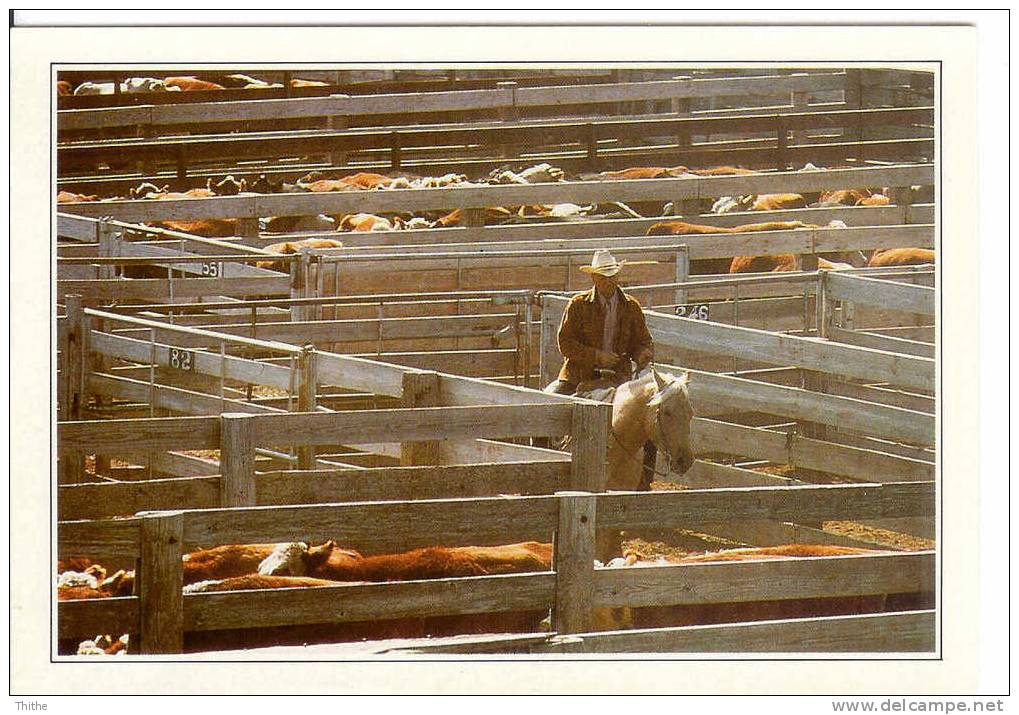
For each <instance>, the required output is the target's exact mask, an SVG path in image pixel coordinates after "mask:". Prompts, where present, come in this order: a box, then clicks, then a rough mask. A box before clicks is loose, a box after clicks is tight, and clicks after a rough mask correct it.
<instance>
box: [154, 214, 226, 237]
mask: <svg viewBox="0 0 1019 715" xmlns="http://www.w3.org/2000/svg"><path fill="white" fill-rule="evenodd" d="M149 225H150V226H153V227H154V228H165V229H169V230H170V231H180V232H181V233H190V234H193V235H195V236H203V237H205V238H229V237H231V236H236V235H237V219H233V218H205V219H198V220H195V221H174V220H167V221H153V222H151V223H150V224H149Z"/></svg>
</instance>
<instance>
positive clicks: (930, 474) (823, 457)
mask: <svg viewBox="0 0 1019 715" xmlns="http://www.w3.org/2000/svg"><path fill="white" fill-rule="evenodd" d="M690 434H691V442H692V444H693V445H695V451H696V453H697V454H711V453H713V452H720V453H722V454H739V455H741V456H745V457H752V458H754V459H765V460H767V461H769V462H774V463H775V464H791V465H795V466H799V467H804V468H806V469H814V470H817V471H822V472H827V473H830V474H841V475H844V476H849V477H856V476H860V475H863V476H865V477H866V478H867V479H869V480H873V481H876V480H878V479H890V480H902V481H906V480H920V481H925V480H930V479H933V478H934V465H933V464H931V463H930V462H925V461H920V460H915V459H907V458H905V457H899V456H895V455H890V454H884V453H881V452H876V451H873V450H866V449H858V448H853V447H846V446H843V445H837V444H833V443H831V442H823V441H821V440H813V439H809V438H807V437H801V436H799V435H792V434H784V433H781V432H774V431H771V430H767V429H763V428H760V427H747V426H744V425H734V424H728V423H725V422H718V421H716V420H708V419H703V418H700V417H695V418H694V420H693V422H692V424H691V429H690Z"/></svg>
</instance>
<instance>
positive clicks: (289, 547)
mask: <svg viewBox="0 0 1019 715" xmlns="http://www.w3.org/2000/svg"><path fill="white" fill-rule="evenodd" d="M874 553H881V552H877V551H870V550H867V549H859V548H853V547H841V546H822V545H805V544H788V545H783V546H770V547H757V548H740V549H730V550H726V551H719V552H708V553H700V554H691V555H687V556H683V557H670V558H658V559H654V560H649V559H645V558H644V557H642V556H641V555H639V554H637V553H634V552H628V553H626V554H625V555H624V556H623V557H620V558H617V559H614V560H613V561H612V562H610V563H609V564H606V565H605V567H607V568H628V567H631V568H632V567H641V566H662V565H669V564H678V565H684V564H687V565H689V564H700V563H706V562H722V561H757V560H762V559H779V558H803V557H819V556H828V557H830V556H848V555H861V554H874ZM595 566H599V567H600V566H602V564H600V563H598V562H595ZM182 567H183V582H184V593H185V594H194V593H213V592H224V591H247V590H254V589H267V588H274V589H276V588H312V587H327V586H329V587H335V586H339V585H342V584H346V585H350V584H365V583H382V582H394V581H410V580H421V579H439V578H463V577H470V576H492V575H499V574H521V573H535V572H542V571H549V570H551V568H552V545H551V544H547V543H539V542H533V541H532V542H524V543H518V544H508V545H503V546H462V547H427V548H420V549H414V550H412V551H407V552H403V553H397V554H383V555H374V556H364V555H362V554H361V553H359V552H357V551H355V550H352V549H346V548H342V547H341V546H339V545H338V544H337V543H336V542H335V541H327V542H325V543H323V544H320V545H317V546H309V545H308V544H306V543H303V542H294V543H281V544H239V545H225V546H219V547H215V548H211V549H203V550H200V551H195V552H192V553H189V554H186V555H185V556H184V557H183V563H182ZM57 570H58V573H57V595H58V599H59V600H61V601H64V600H78V599H96V598H114V597H118V596H131V595H132V594H134V593H135V589H136V583H135V574H134V572H133V571H124V570H118V571H117V572H116V573H115V574H113V575H112V576H111V575H108V574H107V570H106V569H105V568H104V567H103V566H101V565H99V564H95V563H92V562H91V561H90V560H89V559H85V558H73V559H67V560H62V561H60V562H58V565H57ZM930 598H931V595H930V594H926V593H912V594H882V595H875V596H859V597H845V596H840V597H826V598H811V599H796V600H781V601H757V602H749V603H746V602H741V603H717V604H708V605H685V606H668V607H650V608H639V609H599V610H598V611H597V612H596V613H595V625H596V627H597V628H598V629H599V630H614V629H618V628H621V627H637V628H652V627H663V626H680V625H703V624H710V623H728V622H741V621H753V620H765V619H775V618H789V617H793V616H797V617H809V616H825V615H844V614H851V613H870V612H880V611H884V610H886V609H887V610H900V609H903V608H910V607H912V608H919V607H923V606H924V604H927V603H928V602H929V601H930ZM547 617H548V614H547V613H546V612H541V611H534V612H520V613H497V614H476V615H462V616H435V617H427V618H399V619H391V620H380V621H373V622H357V623H349V624H332V625H321V624H319V625H316V626H314V627H297V628H290V629H274V628H269V629H266V628H261V629H251V631H236V630H231V631H213V632H207V633H191V634H188V636H187V638H186V640H185V648H186V649H189V650H192V651H197V650H209V649H216V650H223V649H234V648H248V647H255V646H257V645H263V646H264V645H280V644H284V643H295V644H297V643H307V642H316V641H317V642H340V641H351V640H360V639H373V640H377V639H384V638H413V637H424V636H436V635H451V634H462V633H501V632H537V631H540V630H542V629H543V628H544V627H546V626H545V625H543V622H545V623H547ZM61 649H62V652H65V653H73V654H78V655H102V654H106V655H113V654H118V653H119V654H123V653H126V652H128V651H129V650H130V648H129V641H128V637H127V635H124V636H121V637H120V638H117V639H113V638H112V637H110V636H105V635H98V636H96V637H95V638H94V639H91V640H87V641H84V642H81V643H75V642H66V643H62V644H61Z"/></svg>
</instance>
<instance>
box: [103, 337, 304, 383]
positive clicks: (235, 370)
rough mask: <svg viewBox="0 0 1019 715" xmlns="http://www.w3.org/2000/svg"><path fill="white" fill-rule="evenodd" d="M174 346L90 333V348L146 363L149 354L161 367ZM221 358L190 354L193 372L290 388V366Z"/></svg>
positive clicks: (216, 355)
mask: <svg viewBox="0 0 1019 715" xmlns="http://www.w3.org/2000/svg"><path fill="white" fill-rule="evenodd" d="M176 347H177V346H173V345H167V344H164V343H156V345H155V348H154V350H153V346H152V344H151V343H149V342H147V341H145V340H140V339H137V338H129V337H125V336H123V335H111V334H108V333H100V332H98V331H94V332H93V333H92V349H93V350H94V351H95V352H98V353H101V354H103V355H107V356H109V357H116V358H121V359H123V360H132V361H135V362H141V363H146V364H147V363H148V362H149V361H150V360H151V359H152V357H155V358H156V362H157V363H158V364H159V365H162V366H164V367H166V366H169V365H170V349H171V348H176ZM223 362H224V358H223V357H221V356H220V355H218V354H215V353H203V352H195V353H194V372H197V373H200V374H203V375H211V376H214V377H220V376H223V377H225V378H226V379H228V380H239V381H242V382H250V383H253V384H256V385H267V386H269V387H276V388H279V389H281V390H287V389H289V388H290V368H289V367H288V366H283V365H273V364H271V363H266V362H261V361H258V360H248V359H245V358H240V357H234V356H232V355H227V356H226V358H225V362H226V365H225V367H224V366H223Z"/></svg>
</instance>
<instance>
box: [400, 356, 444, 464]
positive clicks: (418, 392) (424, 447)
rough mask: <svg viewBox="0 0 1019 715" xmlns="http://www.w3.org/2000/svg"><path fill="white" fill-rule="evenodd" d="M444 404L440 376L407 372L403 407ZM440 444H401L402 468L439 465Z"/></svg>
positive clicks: (404, 380)
mask: <svg viewBox="0 0 1019 715" xmlns="http://www.w3.org/2000/svg"><path fill="white" fill-rule="evenodd" d="M441 404H442V400H441V395H440V387H439V375H438V373H434V372H405V373H404V374H403V397H402V400H401V407H407V408H411V407H439V406H441ZM439 456H440V455H439V443H438V442H437V441H431V442H403V443H401V444H400V466H403V467H417V466H421V465H435V464H438V463H439Z"/></svg>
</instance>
